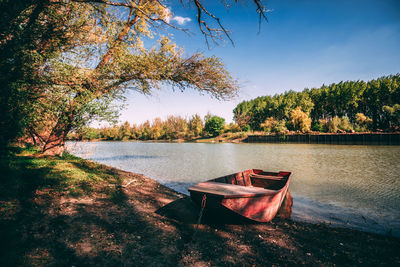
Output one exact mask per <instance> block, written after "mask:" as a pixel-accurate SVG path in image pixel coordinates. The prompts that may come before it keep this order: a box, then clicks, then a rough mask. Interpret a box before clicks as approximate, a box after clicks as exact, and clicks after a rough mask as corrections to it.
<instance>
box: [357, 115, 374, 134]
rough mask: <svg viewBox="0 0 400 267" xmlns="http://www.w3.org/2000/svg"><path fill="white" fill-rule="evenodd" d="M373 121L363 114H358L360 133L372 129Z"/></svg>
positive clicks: (358, 129)
mask: <svg viewBox="0 0 400 267" xmlns="http://www.w3.org/2000/svg"><path fill="white" fill-rule="evenodd" d="M371 126H372V119H370V118H368V117H367V116H365V115H364V114H363V113H357V114H356V130H357V131H358V132H365V131H368V130H370V129H371Z"/></svg>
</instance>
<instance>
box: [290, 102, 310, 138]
mask: <svg viewBox="0 0 400 267" xmlns="http://www.w3.org/2000/svg"><path fill="white" fill-rule="evenodd" d="M289 118H290V120H289V124H290V126H291V127H292V130H295V131H301V132H303V133H304V132H309V131H310V130H311V118H310V117H309V116H308V113H306V112H303V111H302V110H301V107H297V108H295V109H293V110H292V111H291V112H290V115H289Z"/></svg>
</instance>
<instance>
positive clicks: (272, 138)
mask: <svg viewBox="0 0 400 267" xmlns="http://www.w3.org/2000/svg"><path fill="white" fill-rule="evenodd" d="M243 141H244V142H248V143H254V142H265V143H305V144H335V145H400V133H399V132H396V133H336V134H332V133H311V134H288V135H249V136H248V137H247V138H246V139H245V140H243Z"/></svg>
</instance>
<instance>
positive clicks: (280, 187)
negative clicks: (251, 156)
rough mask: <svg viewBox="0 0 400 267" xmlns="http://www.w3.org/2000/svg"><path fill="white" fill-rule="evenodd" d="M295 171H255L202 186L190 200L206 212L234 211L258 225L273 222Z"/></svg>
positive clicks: (192, 190)
mask: <svg viewBox="0 0 400 267" xmlns="http://www.w3.org/2000/svg"><path fill="white" fill-rule="evenodd" d="M290 177H291V172H265V171H263V170H258V169H251V170H246V171H242V172H238V173H234V174H231V175H227V176H223V177H219V178H216V179H212V180H209V181H206V182H201V183H198V184H196V185H194V186H192V187H190V188H189V192H190V197H191V199H192V200H193V202H195V203H196V204H198V205H204V206H205V207H206V209H213V210H219V211H221V210H225V211H226V210H230V211H232V212H234V213H236V214H238V215H240V216H243V217H245V218H248V219H250V220H253V221H257V222H268V221H271V220H272V219H273V218H274V217H275V215H276V213H277V212H278V210H279V208H280V206H281V204H282V201H283V200H284V198H285V195H286V192H287V190H288V187H289V182H290Z"/></svg>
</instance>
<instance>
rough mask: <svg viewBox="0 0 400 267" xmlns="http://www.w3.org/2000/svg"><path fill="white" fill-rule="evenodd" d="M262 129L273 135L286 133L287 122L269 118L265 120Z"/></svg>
mask: <svg viewBox="0 0 400 267" xmlns="http://www.w3.org/2000/svg"><path fill="white" fill-rule="evenodd" d="M261 127H262V128H263V130H264V131H265V132H269V133H270V132H272V133H280V134H282V133H286V132H287V128H286V121H285V120H276V119H274V118H273V117H269V118H268V119H266V120H265V122H264V123H262V124H261Z"/></svg>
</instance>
